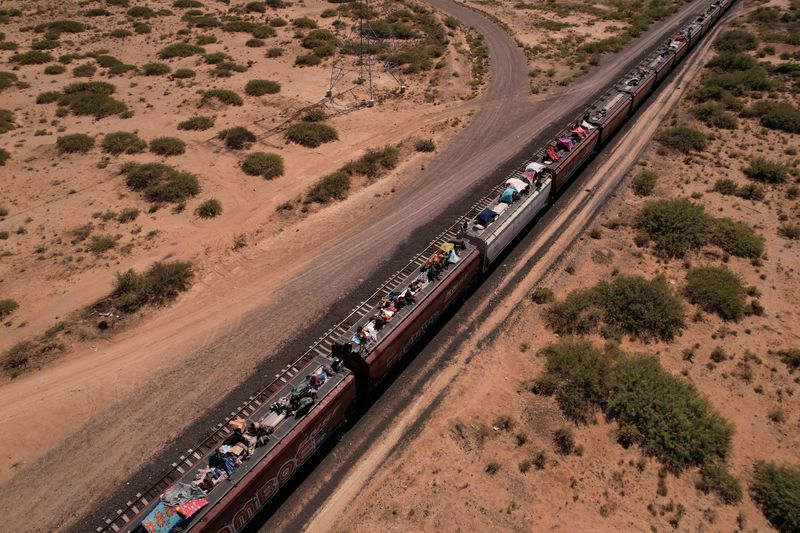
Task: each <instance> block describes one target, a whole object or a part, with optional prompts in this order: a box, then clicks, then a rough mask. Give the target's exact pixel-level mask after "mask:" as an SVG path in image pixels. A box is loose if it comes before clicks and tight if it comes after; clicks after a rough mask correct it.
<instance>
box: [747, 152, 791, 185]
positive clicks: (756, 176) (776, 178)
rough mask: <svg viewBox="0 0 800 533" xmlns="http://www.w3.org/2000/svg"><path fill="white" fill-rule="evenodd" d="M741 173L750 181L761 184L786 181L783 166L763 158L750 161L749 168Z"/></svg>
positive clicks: (785, 172) (785, 170) (785, 171)
mask: <svg viewBox="0 0 800 533" xmlns="http://www.w3.org/2000/svg"><path fill="white" fill-rule="evenodd" d="M743 172H744V175H745V176H747V177H748V178H750V179H751V180H755V181H760V182H763V183H783V182H785V181H786V179H787V178H786V175H787V169H786V166H785V165H784V164H782V163H779V162H777V161H770V160H769V159H765V158H763V157H755V158H753V159H751V160H750V166H749V167H747V168H745V169H743Z"/></svg>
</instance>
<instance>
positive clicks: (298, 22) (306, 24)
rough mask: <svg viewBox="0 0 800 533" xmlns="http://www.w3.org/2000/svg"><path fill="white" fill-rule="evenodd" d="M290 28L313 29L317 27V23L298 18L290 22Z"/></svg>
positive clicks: (308, 19) (305, 18) (309, 19)
mask: <svg viewBox="0 0 800 533" xmlns="http://www.w3.org/2000/svg"><path fill="white" fill-rule="evenodd" d="M292 26H294V27H295V28H308V29H314V28H316V27H317V23H316V22H315V21H314V19H311V18H308V17H299V18H296V19H294V20H293V21H292Z"/></svg>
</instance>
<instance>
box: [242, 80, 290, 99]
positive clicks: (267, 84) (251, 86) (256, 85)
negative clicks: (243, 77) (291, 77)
mask: <svg viewBox="0 0 800 533" xmlns="http://www.w3.org/2000/svg"><path fill="white" fill-rule="evenodd" d="M280 90H281V84H280V83H278V82H277V81H270V80H250V81H248V82H247V84H246V85H245V86H244V92H245V94H247V95H249V96H262V95H264V94H275V93H277V92H278V91H280Z"/></svg>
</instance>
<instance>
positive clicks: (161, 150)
mask: <svg viewBox="0 0 800 533" xmlns="http://www.w3.org/2000/svg"><path fill="white" fill-rule="evenodd" d="M150 151H151V152H153V153H154V154H158V155H163V156H171V155H180V154H183V153H185V152H186V143H185V142H183V141H182V140H180V139H178V138H176V137H156V138H155V139H153V140H152V141H150Z"/></svg>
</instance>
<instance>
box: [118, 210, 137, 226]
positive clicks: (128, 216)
mask: <svg viewBox="0 0 800 533" xmlns="http://www.w3.org/2000/svg"><path fill="white" fill-rule="evenodd" d="M138 217H139V210H138V209H136V208H135V207H126V208H125V209H123V210H122V211H120V213H119V215H117V222H119V223H120V224H126V223H128V222H133V221H134V220H136V219H137V218H138Z"/></svg>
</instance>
